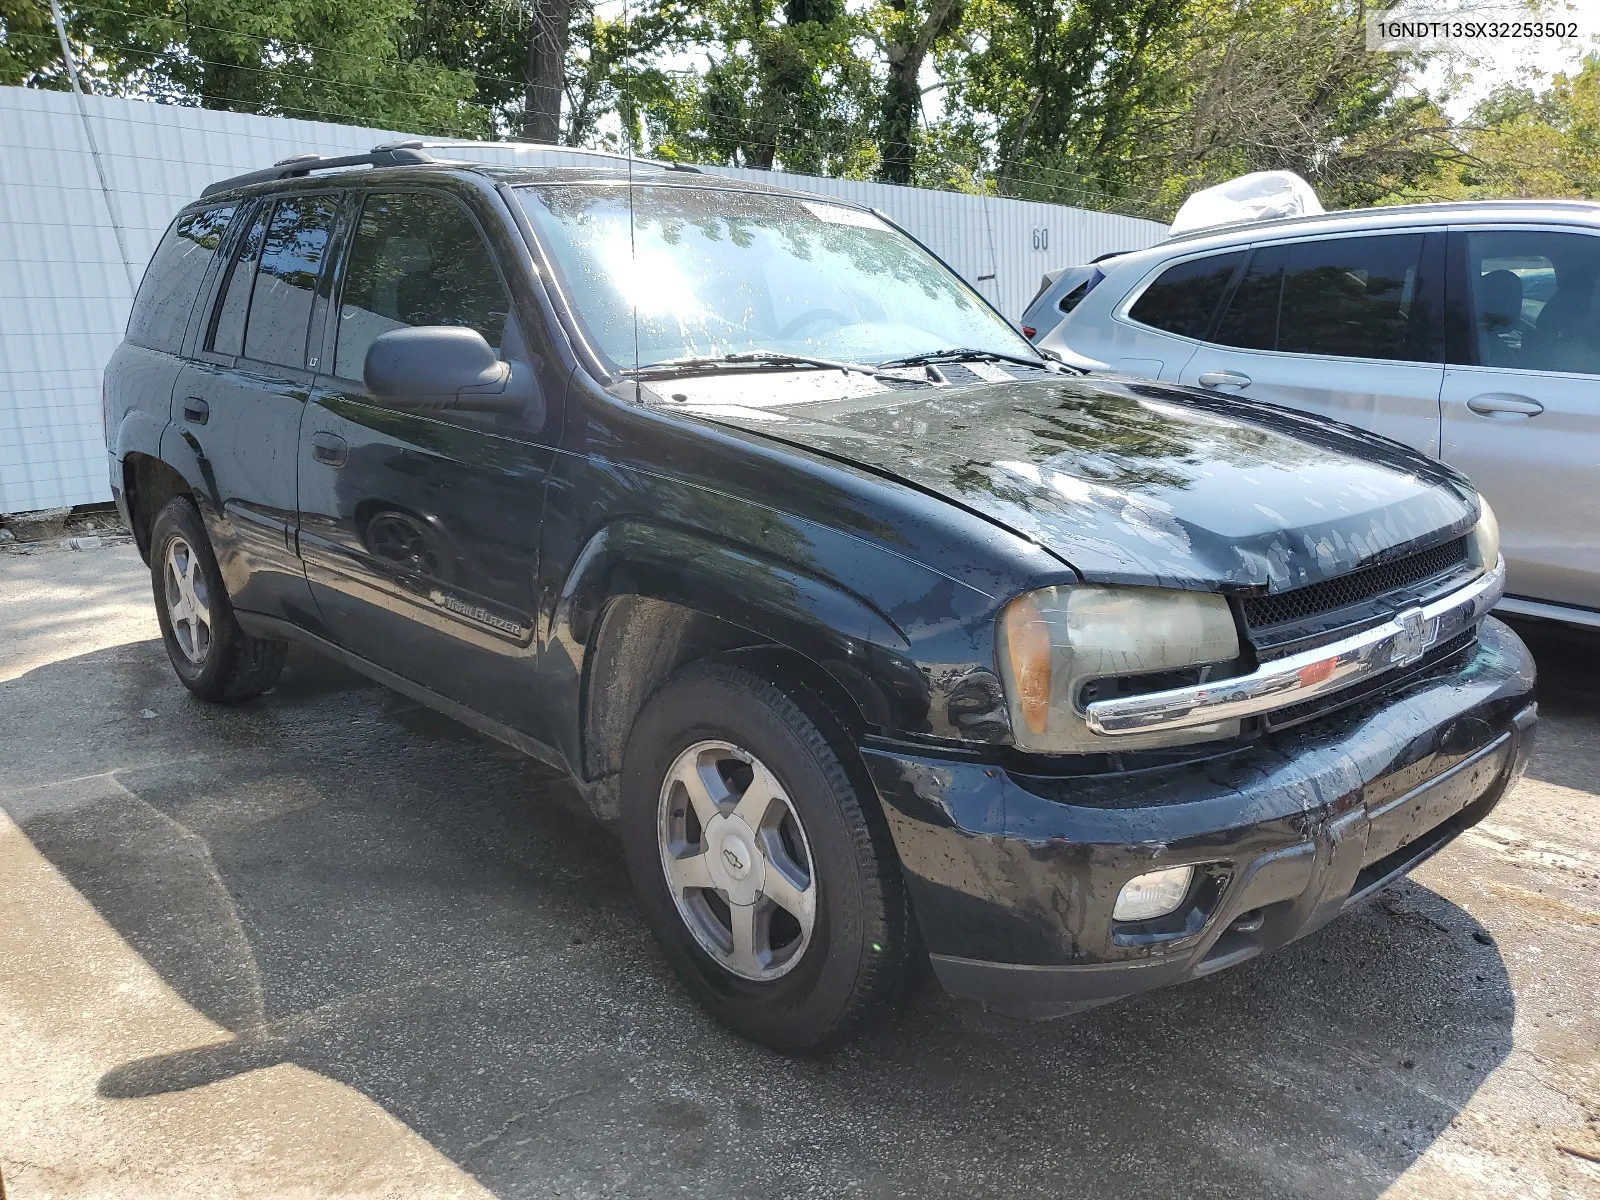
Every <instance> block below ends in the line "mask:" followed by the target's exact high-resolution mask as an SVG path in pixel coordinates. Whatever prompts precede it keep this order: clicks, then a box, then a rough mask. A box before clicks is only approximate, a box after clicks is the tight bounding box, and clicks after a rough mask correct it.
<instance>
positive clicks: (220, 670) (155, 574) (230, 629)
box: [150, 496, 239, 699]
mask: <svg viewBox="0 0 1600 1200" xmlns="http://www.w3.org/2000/svg"><path fill="white" fill-rule="evenodd" d="M175 537H181V538H183V540H184V541H185V542H187V543H188V544H189V548H190V550H191V551H192V552H193V553H194V556H195V560H196V563H197V565H198V567H199V569H200V573H201V574H202V575H203V576H204V577H205V583H206V596H207V598H208V600H209V601H210V608H211V644H210V646H209V647H208V648H207V650H206V658H205V661H204V662H202V663H199V664H198V665H197V664H195V663H194V662H191V661H190V659H189V656H188V655H186V654H185V653H184V652H183V648H182V647H181V646H179V645H178V640H177V638H176V637H175V636H174V634H173V630H172V617H171V614H170V613H168V612H167V586H166V566H167V548H168V547H169V546H170V545H171V543H172V539H173V538H175ZM150 585H151V588H152V590H153V591H154V593H155V601H156V620H157V622H158V623H159V624H160V626H161V641H162V643H163V644H164V645H165V646H166V648H167V657H168V658H169V659H170V660H171V661H172V669H173V671H175V672H176V673H177V676H178V678H179V679H180V680H182V681H183V685H184V686H185V687H187V688H188V689H189V690H190V691H192V692H194V693H196V694H197V695H200V696H204V697H206V698H208V699H220V698H221V697H222V695H223V693H224V691H225V689H226V687H227V684H228V674H229V670H230V668H231V666H232V661H233V650H234V643H235V642H236V640H237V638H238V637H239V631H238V626H237V625H236V624H235V623H234V620H233V608H232V606H231V605H230V604H229V603H228V592H227V589H226V587H225V586H224V585H223V582H222V572H221V571H220V570H219V569H218V567H217V559H216V555H215V554H213V553H212V551H211V539H210V537H209V536H208V535H207V533H206V527H205V522H204V521H203V520H202V519H201V516H200V511H199V510H198V509H197V508H196V507H195V506H194V502H193V501H192V500H189V499H188V498H186V497H182V496H180V497H177V498H176V499H173V500H170V501H168V502H167V505H166V507H165V508H163V509H162V510H161V511H160V512H159V513H158V514H156V519H155V521H154V523H152V525H151V527H150Z"/></svg>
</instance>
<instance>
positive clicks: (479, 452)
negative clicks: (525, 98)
mask: <svg viewBox="0 0 1600 1200" xmlns="http://www.w3.org/2000/svg"><path fill="white" fill-rule="evenodd" d="M472 200H473V197H471V196H466V197H463V196H458V195H454V194H451V193H448V192H446V191H445V190H443V189H442V188H441V189H439V190H425V191H424V190H404V191H401V190H395V191H379V190H374V191H368V192H364V193H356V194H354V195H353V196H352V197H351V204H350V211H349V212H348V213H347V219H346V228H347V231H348V233H347V237H346V239H345V246H344V253H343V261H342V265H341V269H340V272H339V279H338V285H337V289H336V292H335V294H334V295H333V297H332V298H331V311H332V313H333V316H332V319H331V321H330V322H329V323H328V324H329V328H328V331H327V334H326V340H325V343H324V354H323V363H324V364H325V367H326V369H325V370H324V371H323V372H321V373H319V375H318V376H317V379H316V382H315V386H314V387H313V389H312V396H311V402H310V404H309V406H308V408H307V411H306V416H305V420H304V422H303V424H302V426H301V438H300V510H301V511H300V553H301V555H302V557H303V558H304V560H305V564H306V573H307V577H308V578H309V579H310V582H311V590H312V593H313V595H314V596H315V598H316V602H317V604H318V607H319V608H320V610H321V612H322V616H323V619H324V620H325V622H326V623H327V626H328V628H329V629H330V631H331V632H332V635H333V637H334V638H335V640H336V641H337V642H338V643H339V645H340V646H342V647H343V648H344V649H346V650H348V651H350V652H351V653H352V654H356V655H359V656H360V657H361V658H364V659H366V660H368V661H370V662H373V663H376V664H377V665H379V666H381V667H384V668H387V669H388V670H390V671H392V672H394V673H395V674H397V675H400V676H402V677H403V678H405V679H409V680H411V681H413V682H415V683H419V684H422V685H423V686H425V687H427V688H429V689H430V690H432V691H434V692H437V693H439V694H441V695H443V696H447V697H449V698H451V699H453V700H456V701H458V702H460V703H462V704H464V705H467V706H468V707H470V708H472V709H473V710H475V711H477V712H480V713H482V714H484V715H486V716H489V717H491V718H493V719H494V720H496V721H499V722H501V723H503V724H507V725H510V726H511V727H512V728H515V729H519V730H522V731H524V732H533V725H534V717H533V715H532V708H531V700H532V697H533V694H534V687H535V681H534V669H535V661H534V660H535V655H536V646H535V639H534V613H535V611H536V608H537V602H536V594H535V589H536V581H537V575H538V565H539V542H540V531H541V524H542V517H543V509H544V489H545V482H546V480H547V478H548V476H549V474H550V467H551V462H552V458H553V454H554V452H553V450H552V449H551V446H552V445H553V443H554V440H555V437H554V435H555V434H556V433H557V432H559V426H560V416H561V400H562V398H563V395H564V391H565V383H566V381H565V378H564V377H563V376H561V375H560V374H559V372H556V371H551V370H549V369H547V368H546V366H545V364H547V363H552V362H557V361H558V360H556V359H555V358H553V357H552V356H550V355H548V354H541V353H540V350H541V349H542V347H541V346H540V345H537V344H534V343H531V342H530V340H529V338H528V336H527V334H526V325H525V323H524V321H523V320H522V319H521V318H520V317H519V314H518V313H517V312H516V310H515V306H514V305H513V303H512V301H511V292H510V290H509V289H508V287H507V282H508V281H507V279H506V278H505V277H504V275H503V274H502V272H501V271H500V270H499V268H498V267H497V265H496V256H495V254H494V253H492V252H491V250H490V245H489V242H488V241H487V240H486V238H485V234H484V229H485V226H486V224H488V223H489V222H490V221H493V220H494V218H495V214H493V213H492V212H491V213H483V212H481V211H474V208H473V207H472V205H471V201H472ZM438 325H454V326H465V327H467V328H471V329H476V330H477V331H478V332H479V333H481V334H483V336H484V338H485V339H486V340H487V341H488V342H489V344H490V345H491V346H493V347H494V348H495V349H496V351H497V353H498V355H499V356H500V357H501V358H502V359H504V360H510V361H518V362H522V363H525V364H527V365H528V366H529V367H530V368H532V371H533V377H534V379H535V381H536V384H537V386H538V389H539V391H540V393H541V394H542V397H543V400H544V403H543V405H542V406H530V407H529V409H528V410H527V411H526V412H520V413H479V412H462V411H455V410H449V411H443V412H431V413H423V412H414V411H404V410H402V409H399V408H396V407H393V406H391V405H389V404H386V403H384V402H383V401H382V400H380V399H379V398H378V397H376V396H375V395H374V394H373V393H372V392H371V391H369V390H368V388H367V387H366V385H365V384H364V383H363V381H362V369H363V364H364V362H365V359H366V352H367V349H368V347H369V346H370V345H371V344H372V341H373V340H374V339H375V338H376V337H378V336H379V335H380V334H382V333H386V332H388V331H390V330H394V329H400V328H403V327H406V326H438ZM538 407H542V408H543V410H544V415H543V419H542V420H540V419H539V414H538V413H536V412H535V411H534V410H535V408H538Z"/></svg>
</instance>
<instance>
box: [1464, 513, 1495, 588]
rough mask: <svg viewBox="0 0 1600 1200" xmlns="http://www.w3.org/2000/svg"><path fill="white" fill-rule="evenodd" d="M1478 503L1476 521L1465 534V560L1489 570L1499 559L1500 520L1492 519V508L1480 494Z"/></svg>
mask: <svg viewBox="0 0 1600 1200" xmlns="http://www.w3.org/2000/svg"><path fill="white" fill-rule="evenodd" d="M1478 505H1479V512H1478V523H1477V524H1476V525H1474V526H1473V527H1472V532H1471V533H1469V534H1468V535H1467V560H1468V561H1469V562H1471V563H1472V565H1473V566H1476V567H1482V568H1483V569H1484V570H1485V571H1491V570H1493V569H1494V564H1495V563H1496V562H1498V561H1499V560H1500V522H1499V521H1497V520H1495V519H1494V509H1492V508H1490V507H1489V502H1488V501H1487V500H1485V499H1484V498H1483V497H1482V496H1481V495H1480V496H1479V497H1478Z"/></svg>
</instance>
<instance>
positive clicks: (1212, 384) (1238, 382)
mask: <svg viewBox="0 0 1600 1200" xmlns="http://www.w3.org/2000/svg"><path fill="white" fill-rule="evenodd" d="M1200 386H1201V387H1208V388H1225V387H1236V388H1247V387H1249V386H1250V376H1248V375H1241V374H1240V373H1239V372H1238V371H1201V372H1200Z"/></svg>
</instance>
